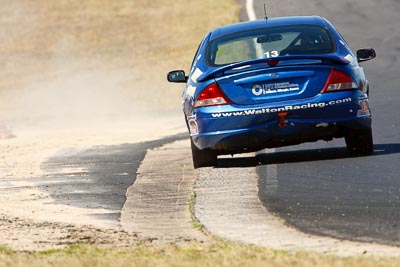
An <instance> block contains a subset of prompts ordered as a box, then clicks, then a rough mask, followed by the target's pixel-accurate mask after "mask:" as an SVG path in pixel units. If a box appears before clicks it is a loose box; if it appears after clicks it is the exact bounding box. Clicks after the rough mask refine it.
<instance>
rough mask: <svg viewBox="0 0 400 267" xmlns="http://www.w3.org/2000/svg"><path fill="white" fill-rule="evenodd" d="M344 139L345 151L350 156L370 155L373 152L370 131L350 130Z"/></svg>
mask: <svg viewBox="0 0 400 267" xmlns="http://www.w3.org/2000/svg"><path fill="white" fill-rule="evenodd" d="M345 139H346V145H347V150H348V151H349V153H350V155H352V156H365V155H371V154H372V152H373V151H374V143H373V139H372V129H368V130H350V131H349V132H348V134H347V135H346V137H345Z"/></svg>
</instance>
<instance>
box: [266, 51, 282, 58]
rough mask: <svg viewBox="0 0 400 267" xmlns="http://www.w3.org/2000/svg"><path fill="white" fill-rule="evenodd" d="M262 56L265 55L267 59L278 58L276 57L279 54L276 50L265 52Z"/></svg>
mask: <svg viewBox="0 0 400 267" xmlns="http://www.w3.org/2000/svg"><path fill="white" fill-rule="evenodd" d="M264 55H265V56H266V57H267V58H270V57H278V56H279V52H278V51H276V50H274V51H267V52H265V53H264Z"/></svg>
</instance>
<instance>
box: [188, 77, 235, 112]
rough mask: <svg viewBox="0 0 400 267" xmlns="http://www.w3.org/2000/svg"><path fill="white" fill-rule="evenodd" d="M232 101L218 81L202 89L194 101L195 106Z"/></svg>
mask: <svg viewBox="0 0 400 267" xmlns="http://www.w3.org/2000/svg"><path fill="white" fill-rule="evenodd" d="M230 103H231V101H230V100H229V99H228V98H227V97H226V96H225V95H224V93H223V92H222V90H221V88H220V87H219V86H218V84H217V83H213V84H210V85H209V86H207V87H206V88H204V89H203V91H201V93H200V95H199V97H198V98H197V99H196V101H195V102H194V107H195V108H198V107H205V106H217V105H226V104H230Z"/></svg>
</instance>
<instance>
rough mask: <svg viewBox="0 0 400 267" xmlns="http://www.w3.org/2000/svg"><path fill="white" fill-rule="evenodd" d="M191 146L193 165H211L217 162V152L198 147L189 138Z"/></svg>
mask: <svg viewBox="0 0 400 267" xmlns="http://www.w3.org/2000/svg"><path fill="white" fill-rule="evenodd" d="M190 143H191V146H192V158H193V167H194V168H195V169H197V168H201V167H213V166H215V165H216V164H217V153H216V152H215V151H213V150H211V149H198V148H197V147H196V145H195V144H194V143H193V141H192V140H190Z"/></svg>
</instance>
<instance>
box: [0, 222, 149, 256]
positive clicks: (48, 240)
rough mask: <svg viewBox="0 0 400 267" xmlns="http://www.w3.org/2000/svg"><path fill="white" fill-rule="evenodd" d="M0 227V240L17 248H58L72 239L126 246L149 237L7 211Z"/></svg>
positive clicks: (89, 242)
mask: <svg viewBox="0 0 400 267" xmlns="http://www.w3.org/2000/svg"><path fill="white" fill-rule="evenodd" d="M0 231H1V232H2V237H1V243H2V244H3V245H6V246H9V247H12V248H13V249H16V250H20V251H32V250H48V249H58V248H64V247H65V246H67V245H71V244H76V243H85V244H92V245H97V246H112V247H127V246H132V245H135V244H138V243H139V240H141V241H142V242H145V241H146V240H148V241H150V240H149V239H146V238H145V237H141V238H139V237H138V236H137V235H136V234H134V233H127V232H125V231H122V230H116V229H101V228H96V227H93V226H90V225H83V226H82V225H81V226H79V225H76V224H62V223H54V222H46V221H43V222H38V221H34V220H26V219H22V218H19V217H11V216H9V215H0Z"/></svg>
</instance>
